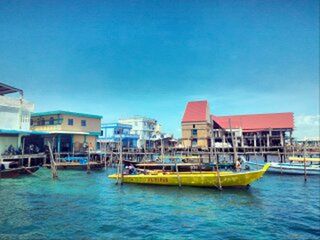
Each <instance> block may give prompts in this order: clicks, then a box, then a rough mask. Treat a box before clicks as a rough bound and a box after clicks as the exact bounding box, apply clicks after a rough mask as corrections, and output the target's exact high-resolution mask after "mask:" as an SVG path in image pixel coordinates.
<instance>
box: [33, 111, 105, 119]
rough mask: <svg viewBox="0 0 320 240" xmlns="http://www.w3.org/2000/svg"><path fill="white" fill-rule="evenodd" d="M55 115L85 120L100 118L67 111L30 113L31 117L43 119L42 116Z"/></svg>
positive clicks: (99, 117)
mask: <svg viewBox="0 0 320 240" xmlns="http://www.w3.org/2000/svg"><path fill="white" fill-rule="evenodd" d="M57 114H63V115H69V116H75V117H87V118H98V119H101V118H102V116H100V115H93V114H87V113H77V112H69V111H61V110H57V111H50V112H38V113H32V114H31V116H32V117H44V116H50V115H57Z"/></svg>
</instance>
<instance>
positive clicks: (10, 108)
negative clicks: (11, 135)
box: [0, 96, 34, 131]
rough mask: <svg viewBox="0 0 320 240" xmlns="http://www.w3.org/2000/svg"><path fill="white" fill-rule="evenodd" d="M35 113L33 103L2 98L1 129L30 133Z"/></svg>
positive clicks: (0, 104)
mask: <svg viewBox="0 0 320 240" xmlns="http://www.w3.org/2000/svg"><path fill="white" fill-rule="evenodd" d="M33 111H34V104H32V103H29V102H27V101H25V100H22V102H20V99H15V98H10V97H5V96H0V129H8V130H23V131H28V130H29V129H30V117H31V112H33Z"/></svg>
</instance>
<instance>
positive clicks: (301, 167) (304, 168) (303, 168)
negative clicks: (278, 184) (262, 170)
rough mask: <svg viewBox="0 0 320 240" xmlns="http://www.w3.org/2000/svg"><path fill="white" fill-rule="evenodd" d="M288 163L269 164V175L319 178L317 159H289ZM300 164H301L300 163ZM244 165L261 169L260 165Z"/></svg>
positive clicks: (319, 166) (252, 163) (254, 163)
mask: <svg viewBox="0 0 320 240" xmlns="http://www.w3.org/2000/svg"><path fill="white" fill-rule="evenodd" d="M289 161H290V162H286V163H280V162H270V168H269V170H268V172H269V173H276V174H296V175H304V174H307V175H318V176H320V165H319V161H320V160H319V158H299V157H289ZM304 161H305V162H304ZM301 162H302V163H301ZM316 162H317V163H318V164H314V163H316ZM245 165H248V166H250V167H261V166H263V164H262V163H258V162H250V161H249V162H245Z"/></svg>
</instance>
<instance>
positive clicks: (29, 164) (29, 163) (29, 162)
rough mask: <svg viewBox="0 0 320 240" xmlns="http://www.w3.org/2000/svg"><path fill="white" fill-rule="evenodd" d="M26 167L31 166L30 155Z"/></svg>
mask: <svg viewBox="0 0 320 240" xmlns="http://www.w3.org/2000/svg"><path fill="white" fill-rule="evenodd" d="M28 167H31V157H28Z"/></svg>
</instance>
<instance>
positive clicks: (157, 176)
mask: <svg viewBox="0 0 320 240" xmlns="http://www.w3.org/2000/svg"><path fill="white" fill-rule="evenodd" d="M268 167H269V165H266V166H265V167H264V168H263V169H261V170H257V171H251V172H241V173H234V172H220V182H221V186H222V187H246V186H248V185H250V184H251V183H252V182H254V181H256V180H258V179H259V178H261V177H262V176H263V174H264V173H265V172H266V170H267V169H268ZM120 177H121V176H120V175H119V176H118V175H117V174H113V175H110V176H109V178H111V179H117V178H120ZM122 182H123V183H135V184H147V185H167V186H179V185H181V186H193V187H218V186H219V178H218V176H217V172H181V173H179V174H177V173H173V172H170V173H154V174H152V173H151V174H137V175H124V176H123V181H122Z"/></svg>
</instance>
